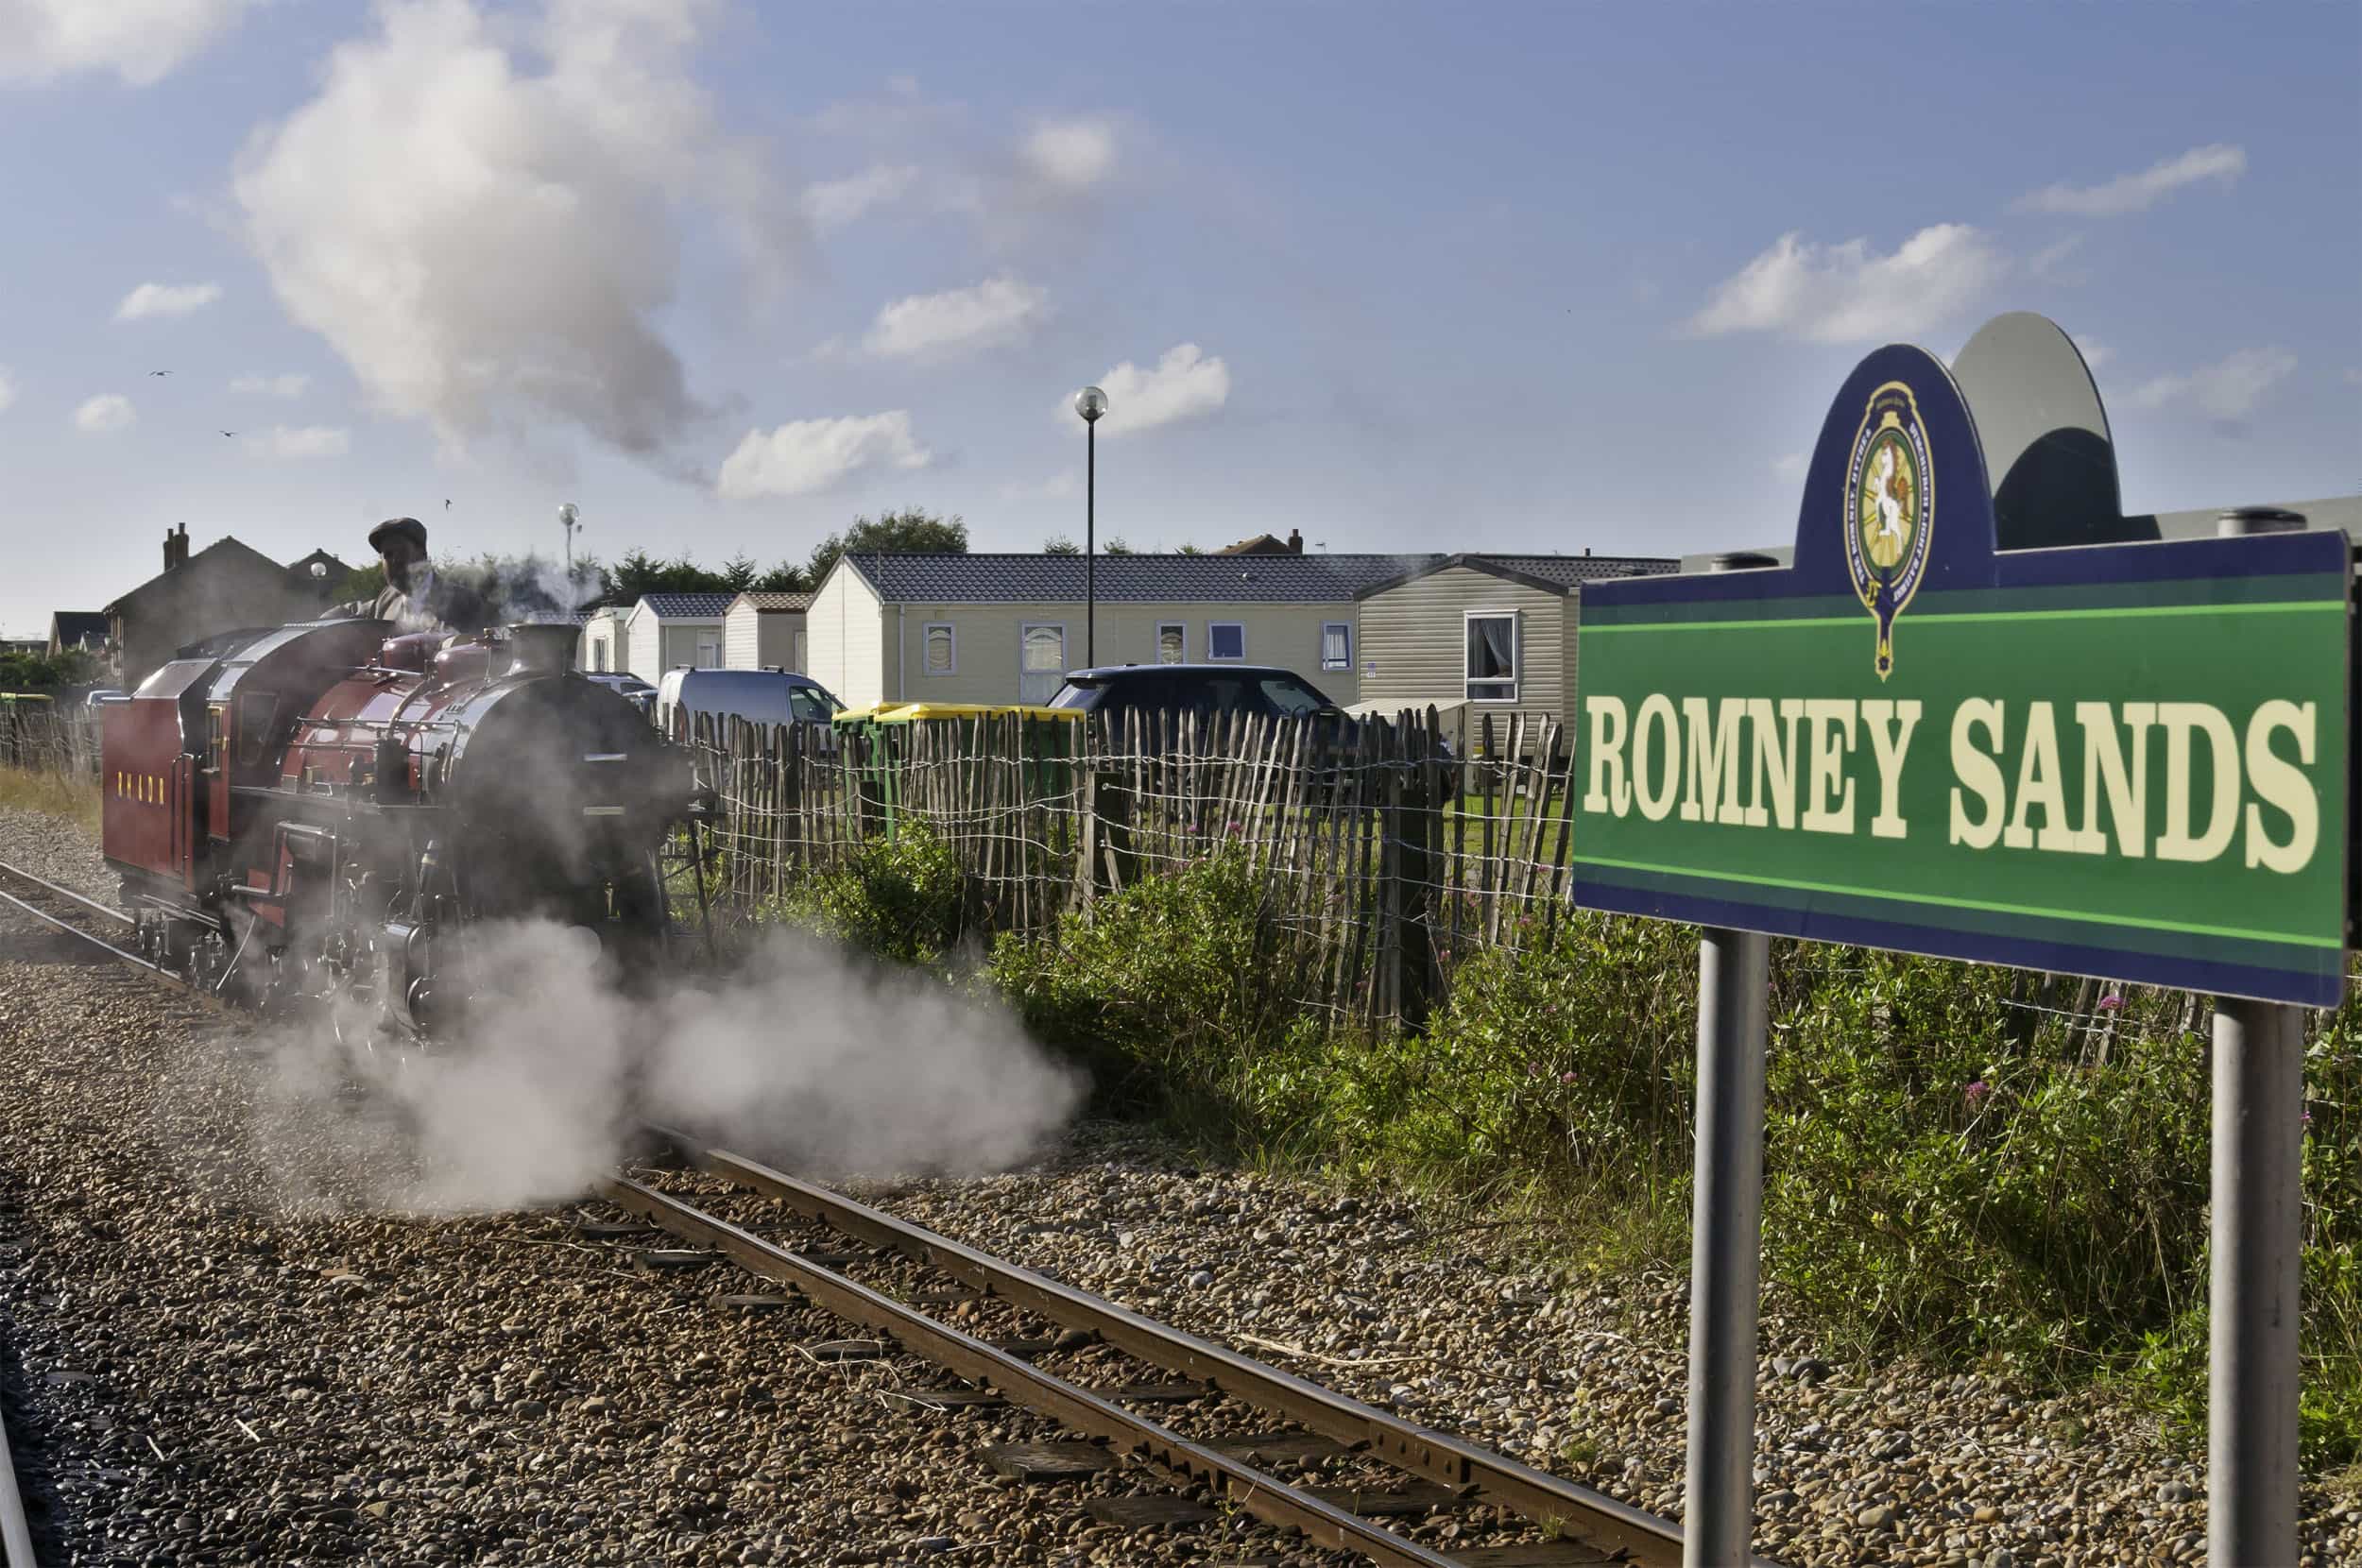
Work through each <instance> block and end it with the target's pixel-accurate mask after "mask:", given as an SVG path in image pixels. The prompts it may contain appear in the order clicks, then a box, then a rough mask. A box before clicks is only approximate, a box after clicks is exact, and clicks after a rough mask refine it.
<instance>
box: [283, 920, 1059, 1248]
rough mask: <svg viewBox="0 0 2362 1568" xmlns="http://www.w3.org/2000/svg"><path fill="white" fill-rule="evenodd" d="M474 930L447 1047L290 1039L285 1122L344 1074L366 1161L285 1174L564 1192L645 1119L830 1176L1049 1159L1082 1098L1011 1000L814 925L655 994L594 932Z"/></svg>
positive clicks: (416, 1200)
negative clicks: (1030, 1034)
mask: <svg viewBox="0 0 2362 1568" xmlns="http://www.w3.org/2000/svg"><path fill="white" fill-rule="evenodd" d="M469 944H470V946H469V955H470V957H469V965H470V969H471V972H472V973H473V975H474V976H475V977H476V980H475V983H476V985H477V989H476V991H475V992H474V994H473V995H472V997H471V1000H470V1003H469V1006H468V1011H467V1014H466V1019H465V1022H464V1023H463V1024H462V1025H460V1026H459V1029H458V1031H457V1032H458V1037H457V1038H456V1039H454V1040H450V1041H447V1042H441V1043H439V1044H438V1047H437V1049H436V1052H435V1053H434V1054H432V1055H427V1054H420V1053H417V1052H415V1051H404V1052H399V1053H397V1052H393V1051H390V1050H371V1049H368V1048H356V1049H352V1050H351V1051H350V1052H348V1053H344V1054H342V1055H341V1056H340V1053H339V1052H338V1050H337V1048H335V1046H334V1039H333V1037H332V1036H330V1035H329V1033H328V1031H325V1030H311V1031H302V1032H300V1033H291V1034H287V1035H285V1036H283V1037H282V1038H281V1039H280V1040H278V1041H277V1042H276V1043H275V1045H274V1046H273V1048H272V1049H273V1053H274V1055H275V1057H276V1071H275V1073H274V1075H273V1080H272V1098H271V1100H270V1103H269V1107H268V1109H269V1111H270V1117H269V1119H270V1120H271V1121H272V1122H273V1123H275V1124H277V1125H279V1126H281V1127H287V1126H294V1125H298V1124H302V1125H306V1126H312V1127H317V1126H318V1125H320V1124H321V1123H322V1122H323V1121H324V1120H326V1119H328V1117H327V1116H326V1113H327V1112H329V1110H330V1109H331V1106H332V1104H333V1102H334V1101H335V1100H337V1099H338V1098H339V1097H340V1095H341V1093H342V1085H343V1083H344V1082H345V1081H346V1080H347V1079H348V1078H350V1079H351V1080H354V1081H357V1082H359V1083H360V1084H361V1085H363V1086H364V1087H365V1088H366V1090H367V1091H368V1105H369V1114H368V1117H367V1118H365V1119H361V1120H359V1121H357V1122H356V1121H354V1120H353V1118H351V1116H345V1117H344V1121H345V1123H346V1124H347V1125H348V1127H349V1128H350V1131H349V1132H348V1133H346V1135H345V1137H344V1139H343V1145H344V1146H343V1148H342V1150H341V1151H340V1152H341V1156H342V1157H343V1158H344V1159H345V1160H347V1161H349V1162H355V1163H360V1164H366V1165H367V1167H368V1169H366V1170H352V1169H347V1170H344V1171H342V1172H339V1173H337V1174H336V1175H335V1176H334V1179H332V1180H328V1181H323V1180H322V1177H321V1173H320V1171H318V1170H317V1169H313V1170H309V1171H306V1172H303V1173H301V1174H300V1177H299V1176H298V1173H297V1172H295V1171H294V1170H293V1169H290V1170H289V1171H287V1172H285V1173H283V1174H284V1179H285V1180H286V1181H287V1183H288V1185H290V1186H291V1188H300V1190H301V1192H302V1193H303V1195H304V1196H306V1197H317V1196H319V1195H320V1193H321V1192H323V1191H336V1192H342V1193H345V1194H352V1193H359V1192H366V1193H368V1194H369V1195H370V1197H371V1200H372V1201H373V1202H376V1203H377V1204H379V1205H380V1206H383V1207H387V1208H393V1209H401V1210H411V1211H427V1212H436V1213H457V1212H474V1211H485V1210H500V1209H508V1208H516V1207H522V1206H527V1205H533V1204H539V1203H545V1202H557V1201H561V1200H564V1199H566V1198H570V1197H573V1196H574V1195H576V1194H579V1193H581V1192H582V1191H584V1190H585V1189H586V1188H587V1187H588V1186H589V1185H590V1184H591V1183H593V1182H594V1181H596V1180H597V1179H598V1178H599V1177H601V1176H603V1175H605V1174H607V1173H608V1172H609V1171H611V1170H612V1169H613V1168H614V1167H615V1164H616V1161H617V1159H618V1158H619V1156H620V1155H621V1154H622V1153H623V1152H624V1150H625V1147H626V1146H627V1144H628V1142H629V1140H630V1138H631V1135H632V1133H633V1130H634V1127H635V1125H636V1124H637V1123H638V1122H639V1121H641V1120H652V1121H659V1122H671V1123H674V1124H677V1125H680V1126H683V1127H685V1128H688V1129H690V1130H692V1131H693V1132H695V1133H699V1134H700V1135H702V1136H704V1137H707V1138H709V1139H710V1140H712V1141H714V1142H716V1143H719V1144H722V1145H726V1146H727V1147H728V1148H730V1149H732V1150H736V1151H738V1152H741V1153H744V1154H747V1155H750V1156H752V1157H754V1158H757V1159H762V1160H766V1161H769V1162H771V1163H774V1164H778V1165H780V1166H782V1167H790V1168H795V1169H798V1170H804V1171H811V1172H813V1173H816V1174H820V1175H824V1176H827V1175H841V1174H846V1173H861V1174H870V1175H906V1174H923V1173H933V1172H973V1171H982V1170H989V1169H998V1168H1004V1167H1007V1166H1009V1165H1012V1164H1015V1163H1017V1162H1019V1161H1021V1160H1023V1159H1024V1158H1026V1157H1027V1156H1028V1155H1029V1154H1031V1153H1033V1152H1035V1151H1036V1150H1038V1149H1039V1148H1040V1147H1041V1146H1042V1144H1043V1143H1044V1142H1045V1141H1046V1140H1047V1139H1048V1138H1049V1137H1050V1136H1051V1135H1052V1134H1053V1133H1055V1132H1056V1131H1057V1129H1058V1128H1059V1127H1061V1126H1062V1125H1064V1123H1065V1122H1066V1120H1067V1119H1068V1117H1069V1116H1071V1115H1072V1114H1073V1112H1074V1110H1075V1108H1076V1106H1077V1105H1078V1104H1079V1103H1080V1101H1081V1098H1082V1093H1083V1085H1082V1083H1081V1082H1080V1079H1079V1077H1078V1075H1076V1074H1075V1073H1074V1072H1073V1071H1071V1070H1070V1069H1069V1068H1067V1067H1065V1066H1062V1065H1059V1064H1057V1063H1055V1062H1053V1061H1052V1060H1051V1059H1050V1058H1049V1057H1048V1056H1046V1055H1045V1054H1044V1053H1043V1052H1042V1051H1041V1049H1040V1048H1038V1047H1036V1045H1035V1044H1034V1043H1033V1042H1032V1041H1031V1040H1029V1039H1028V1038H1027V1036H1026V1034H1025V1032H1024V1031H1023V1030H1022V1028H1021V1027H1019V1025H1018V1023H1017V1021H1016V1019H1015V1018H1014V1017H1012V1016H1011V1015H1010V1014H1008V1013H1007V1012H1006V1011H1005V1010H1002V1009H1000V1008H998V1007H991V1006H980V1005H978V1004H975V1003H972V1002H970V1001H967V1000H966V999H964V998H962V997H958V996H956V995H955V994H953V993H952V992H951V991H950V989H949V988H948V987H946V986H944V985H943V984H942V983H941V982H939V981H932V980H925V979H921V978H916V977H913V976H910V975H906V974H902V973H899V972H896V971H890V970H886V969H882V968H878V967H874V966H871V965H868V964H866V963H861V962H858V961H853V960H849V959H847V957H845V956H843V955H842V954H840V953H838V952H837V951H836V950H835V949H833V948H831V947H829V946H825V945H823V944H820V943H818V942H816V941H813V940H812V939H809V938H803V937H796V936H787V935H775V936H773V937H772V938H771V939H769V940H768V941H767V942H766V943H765V944H764V945H763V946H762V947H761V948H760V949H759V950H758V951H757V952H756V953H755V954H754V955H753V956H752V958H751V960H750V961H749V962H748V963H745V966H744V967H743V969H741V970H739V971H738V972H736V974H735V976H734V977H733V978H731V979H728V980H723V981H720V982H713V983H709V984H707V985H704V986H699V987H692V986H689V985H680V986H675V987H670V988H665V989H660V990H659V991H658V993H657V994H656V995H654V996H635V995H628V994H626V991H625V988H624V987H623V986H622V985H621V984H620V981H621V979H622V977H620V976H619V975H618V974H617V972H616V971H615V969H614V967H613V965H612V963H611V962H610V961H609V960H608V959H607V958H606V957H605V956H603V955H602V953H601V951H600V948H599V945H598V942H597V939H596V938H595V937H593V936H592V935H591V934H590V932H589V931H588V930H585V929H579V928H568V927H563V926H557V925H554V924H549V923H531V924H522V925H511V926H500V927H492V928H486V929H478V930H475V931H473V932H471V934H470V937H469ZM351 1023H352V1025H353V1028H352V1029H351V1031H349V1037H352V1038H358V1037H360V1036H361V1035H362V1034H364V1033H365V1032H366V1031H365V1030H364V1029H363V1028H362V1027H361V1025H362V1021H361V1020H360V1019H359V1018H357V1017H356V1018H354V1019H352V1020H351ZM263 1141H264V1142H265V1144H268V1143H270V1142H271V1141H272V1139H271V1137H270V1135H269V1130H268V1129H266V1130H265V1138H264V1139H263ZM345 1201H348V1202H349V1201H351V1200H350V1198H349V1197H348V1198H347V1199H346V1200H345Z"/></svg>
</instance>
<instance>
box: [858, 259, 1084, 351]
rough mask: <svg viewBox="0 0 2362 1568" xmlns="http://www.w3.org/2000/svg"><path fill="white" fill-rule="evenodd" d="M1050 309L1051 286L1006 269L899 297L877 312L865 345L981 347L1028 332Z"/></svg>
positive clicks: (872, 348)
mask: <svg viewBox="0 0 2362 1568" xmlns="http://www.w3.org/2000/svg"><path fill="white" fill-rule="evenodd" d="M1049 315H1050V296H1049V294H1048V293H1047V292H1045V291H1043V290H1041V289H1038V288H1036V287H1035V286H1034V285H1033V284H1031V283H1025V282H1020V281H1018V280H1017V279H1015V278H1012V277H1009V276H1008V275H1006V274H1003V275H1002V276H1001V277H998V278H988V279H986V280H985V281H983V282H981V283H978V284H977V285H976V286H975V287H973V288H955V289H946V290H945V291H944V292H943V293H941V294H914V295H912V296H911V297H910V298H907V299H897V300H895V301H894V302H893V303H892V304H890V305H887V306H885V307H884V308H883V309H882V310H881V311H879V312H878V319H877V322H876V323H875V324H874V325H873V326H872V327H871V328H870V329H869V336H868V337H867V339H865V340H864V347H866V348H867V349H868V350H869V351H870V352H871V353H873V354H881V355H885V356H888V357H901V356H906V355H912V354H925V353H933V352H935V351H937V350H941V349H980V348H984V347H985V346H986V345H989V344H994V343H1006V342H1009V341H1012V340H1013V339H1016V338H1020V337H1023V336H1024V335H1025V334H1026V333H1027V332H1031V331H1033V330H1034V328H1036V327H1037V326H1039V325H1040V324H1041V323H1042V321H1044V320H1045V319H1047V318H1048V316H1049Z"/></svg>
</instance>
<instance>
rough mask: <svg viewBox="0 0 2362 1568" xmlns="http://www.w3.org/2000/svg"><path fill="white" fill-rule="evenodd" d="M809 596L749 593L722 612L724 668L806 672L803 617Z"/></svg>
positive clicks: (809, 599)
mask: <svg viewBox="0 0 2362 1568" xmlns="http://www.w3.org/2000/svg"><path fill="white" fill-rule="evenodd" d="M811 608H812V595H811V594H809V593H756V592H753V591H751V590H750V591H748V592H745V593H742V594H740V595H739V596H738V597H737V598H735V599H733V600H731V601H730V607H729V608H728V609H727V610H724V611H723V612H722V666H723V668H724V669H727V670H792V671H794V672H795V673H797V674H799V675H800V674H803V673H805V670H804V617H805V614H806V613H807V612H808V611H809V610H810V609H811Z"/></svg>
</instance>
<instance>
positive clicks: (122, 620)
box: [100, 523, 351, 689]
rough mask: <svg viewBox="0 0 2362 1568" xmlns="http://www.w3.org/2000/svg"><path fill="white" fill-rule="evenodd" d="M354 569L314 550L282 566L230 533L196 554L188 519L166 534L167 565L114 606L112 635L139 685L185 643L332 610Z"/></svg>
mask: <svg viewBox="0 0 2362 1568" xmlns="http://www.w3.org/2000/svg"><path fill="white" fill-rule="evenodd" d="M350 570H351V569H350V568H348V567H347V566H346V565H345V564H344V563H343V562H342V561H339V560H337V559H336V558H335V557H334V555H330V554H326V553H325V552H321V551H315V552H314V553H313V554H310V555H307V556H305V557H304V558H303V560H302V561H301V562H300V563H298V565H297V566H295V567H283V566H281V565H280V564H279V563H278V562H277V561H274V560H272V559H271V558H270V557H269V556H267V555H265V554H263V553H262V552H261V551H258V550H255V549H253V548H251V547H250V546H248V545H245V544H241V543H240V542H239V541H238V540H237V539H235V538H232V537H230V536H228V535H224V536H223V537H220V538H218V539H215V540H214V542H213V543H212V544H209V545H207V546H206V547H205V548H204V549H202V550H200V551H197V553H196V554H190V551H189V530H188V525H187V524H186V523H183V524H181V525H180V529H179V530H178V531H177V532H175V531H167V532H166V533H165V535H164V570H163V571H161V572H159V573H157V574H156V575H155V576H153V577H150V578H149V579H148V580H147V581H146V582H145V583H142V584H141V585H140V586H139V587H138V588H133V589H132V590H131V591H130V592H128V593H127V594H125V595H124V596H123V597H122V598H120V599H117V600H116V601H115V602H114V603H113V604H111V605H108V606H107V607H106V608H105V609H104V610H102V611H101V612H100V613H101V614H103V615H104V616H105V617H106V618H107V639H108V640H109V641H110V642H111V643H113V644H114V646H115V650H116V653H117V655H118V656H119V657H120V658H121V659H122V661H123V683H124V685H125V687H126V688H127V689H128V688H133V687H136V686H138V684H139V683H140V682H141V681H144V680H145V679H146V678H147V677H148V676H149V675H150V674H151V673H154V672H155V670H156V667H157V666H159V665H161V664H163V663H164V662H165V661H166V660H167V659H169V658H171V657H172V656H173V654H174V653H175V652H177V651H178V650H179V649H180V648H183V647H185V646H187V645H188V644H189V643H192V642H196V641H197V640H199V639H203V638H208V637H212V636H214V635H215V634H216V633H220V632H227V631H235V630H237V629H239V628H241V627H248V626H255V627H261V626H282V625H285V624H286V623H287V622H291V621H308V620H311V619H312V618H313V617H315V616H317V615H318V614H319V613H320V612H321V611H322V610H324V609H326V608H327V607H328V605H329V601H330V599H331V597H332V596H333V595H334V592H335V589H336V586H337V584H339V583H340V582H342V581H343V580H344V578H345V575H346V573H347V572H348V571H350Z"/></svg>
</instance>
